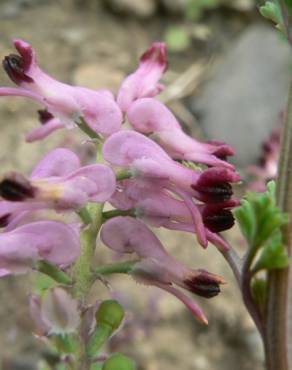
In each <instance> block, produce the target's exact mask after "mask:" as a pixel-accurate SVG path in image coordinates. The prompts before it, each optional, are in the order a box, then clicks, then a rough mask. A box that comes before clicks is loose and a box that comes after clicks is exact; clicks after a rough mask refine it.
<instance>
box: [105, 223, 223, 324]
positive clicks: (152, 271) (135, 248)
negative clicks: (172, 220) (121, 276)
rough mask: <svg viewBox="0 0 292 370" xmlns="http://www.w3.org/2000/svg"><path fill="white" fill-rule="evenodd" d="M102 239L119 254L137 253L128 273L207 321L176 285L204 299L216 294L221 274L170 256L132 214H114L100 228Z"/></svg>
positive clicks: (218, 289)
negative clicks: (198, 268) (201, 268)
mask: <svg viewBox="0 0 292 370" xmlns="http://www.w3.org/2000/svg"><path fill="white" fill-rule="evenodd" d="M101 239H102V241H103V242H104V243H105V244H106V245H107V246H108V247H109V248H111V249H113V250H114V251H116V252H119V253H136V255H137V256H138V257H139V259H140V260H139V261H138V262H136V263H135V265H134V267H133V268H132V270H131V275H132V276H133V277H134V278H135V279H136V280H137V281H138V282H139V281H140V282H142V283H146V284H150V285H154V286H157V287H159V288H161V289H164V290H166V291H168V292H170V293H172V294H174V295H175V296H176V297H177V298H179V299H180V300H182V301H183V303H185V304H186V305H187V306H188V308H189V309H190V310H191V311H192V313H193V314H194V316H195V317H196V318H197V319H198V320H200V321H202V322H205V323H206V322H207V320H206V317H205V315H204V313H203V312H202V310H201V309H200V308H199V307H198V306H197V305H196V304H195V303H194V302H193V301H192V300H191V299H190V298H189V297H187V296H186V295H184V294H183V293H182V292H180V291H178V290H177V289H176V288H175V287H174V285H177V286H179V287H181V288H183V289H185V290H188V291H189V292H191V293H195V294H197V295H200V296H202V297H205V298H211V297H214V296H216V295H217V294H218V293H219V292H220V287H219V285H220V284H222V283H223V282H224V281H223V279H222V278H221V277H219V276H217V275H214V274H211V273H209V272H207V271H204V270H193V269H190V268H188V267H187V266H185V265H184V264H182V263H181V262H178V261H177V260H175V259H174V258H173V257H172V256H170V255H169V254H168V253H167V252H166V250H165V249H164V247H163V246H162V244H161V243H160V241H159V240H158V239H157V237H156V236H155V235H154V234H153V233H152V232H151V231H150V230H149V229H148V228H147V227H146V226H145V225H144V224H143V223H142V222H141V221H138V220H136V219H133V218H131V217H115V218H113V219H111V220H109V221H107V222H106V223H105V224H104V225H103V227H102V230H101Z"/></svg>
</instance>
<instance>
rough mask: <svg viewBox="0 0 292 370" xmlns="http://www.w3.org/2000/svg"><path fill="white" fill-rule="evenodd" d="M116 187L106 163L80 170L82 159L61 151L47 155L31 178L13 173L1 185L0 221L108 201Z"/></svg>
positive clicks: (64, 150) (112, 174)
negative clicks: (21, 215)
mask: <svg viewBox="0 0 292 370" xmlns="http://www.w3.org/2000/svg"><path fill="white" fill-rule="evenodd" d="M115 187H116V180H115V175H114V172H113V171H112V169H111V168H110V167H108V166H106V165H103V164H93V165H88V166H85V167H80V162H79V159H78V157H77V156H76V155H75V154H74V153H73V152H71V151H70V150H68V149H63V148H58V149H55V150H53V151H51V152H50V153H49V154H47V155H46V156H45V157H44V158H43V159H42V160H41V161H40V162H39V164H38V165H37V166H36V167H35V169H34V170H33V171H32V175H31V178H30V179H27V178H26V177H24V176H23V175H21V174H18V173H10V174H8V175H6V176H4V177H3V178H2V180H1V182H0V195H1V197H2V198H3V199H4V200H3V201H2V202H0V220H2V223H4V224H5V222H6V221H7V218H9V215H11V214H14V213H17V212H22V211H29V210H34V209H44V208H53V209H57V210H66V209H76V208H80V207H82V206H83V205H85V204H86V203H87V202H89V201H90V202H104V201H106V200H107V199H109V198H110V197H111V195H112V194H113V193H114V191H115Z"/></svg>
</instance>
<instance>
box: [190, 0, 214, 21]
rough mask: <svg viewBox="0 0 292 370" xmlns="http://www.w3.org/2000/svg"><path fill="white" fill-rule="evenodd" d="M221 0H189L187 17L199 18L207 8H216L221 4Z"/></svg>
mask: <svg viewBox="0 0 292 370" xmlns="http://www.w3.org/2000/svg"><path fill="white" fill-rule="evenodd" d="M220 2H221V0H188V2H187V4H186V17H187V18H188V19H192V20H198V19H199V18H200V17H201V16H202V15H203V12H204V11H205V10H208V9H214V8H216V7H217V6H219V5H220Z"/></svg>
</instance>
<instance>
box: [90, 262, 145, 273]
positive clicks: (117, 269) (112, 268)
mask: <svg viewBox="0 0 292 370" xmlns="http://www.w3.org/2000/svg"><path fill="white" fill-rule="evenodd" d="M137 262H138V260H134V261H124V262H118V263H111V264H108V265H103V266H99V267H97V268H96V269H95V270H94V273H95V274H97V275H109V274H128V273H129V272H130V271H131V270H132V268H133V266H134V265H135V264H136V263H137Z"/></svg>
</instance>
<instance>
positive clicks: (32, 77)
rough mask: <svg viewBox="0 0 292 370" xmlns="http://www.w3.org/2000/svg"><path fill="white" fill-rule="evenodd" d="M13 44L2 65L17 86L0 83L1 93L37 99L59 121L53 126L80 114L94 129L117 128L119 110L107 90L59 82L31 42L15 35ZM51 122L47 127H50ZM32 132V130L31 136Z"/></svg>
mask: <svg viewBox="0 0 292 370" xmlns="http://www.w3.org/2000/svg"><path fill="white" fill-rule="evenodd" d="M14 46H15V48H16V50H17V51H18V53H19V54H10V55H8V56H6V57H5V58H4V60H3V67H4V69H5V71H6V72H7V74H8V76H9V77H10V79H11V80H12V81H13V82H14V83H16V85H18V87H17V88H12V87H1V88H0V96H23V97H27V98H30V99H33V100H36V101H37V102H38V103H40V104H42V105H44V106H45V108H46V109H47V110H48V112H49V113H50V114H51V115H53V116H54V117H56V118H57V119H60V120H61V121H62V123H60V122H57V121H55V122H54V128H55V127H56V126H60V125H62V124H63V123H64V124H66V125H69V126H70V125H71V126H72V125H74V123H75V121H78V120H79V119H80V118H83V119H84V120H85V121H86V123H87V124H88V126H89V127H90V128H91V129H92V130H93V131H95V132H97V133H100V134H102V135H105V136H108V135H111V134H112V133H113V132H116V131H118V130H119V129H120V126H121V122H122V113H121V111H120V109H119V107H118V105H117V104H116V102H115V101H114V98H113V96H112V94H111V93H110V92H109V91H106V90H91V89H87V88H84V87H78V86H70V85H66V84H64V83H62V82H59V81H57V80H55V79H53V78H52V77H50V76H49V75H47V74H46V73H45V72H43V71H42V70H41V69H40V67H39V66H38V64H37V61H36V54H35V51H34V49H33V48H32V47H31V45H30V44H28V43H27V42H25V41H23V40H20V39H16V40H15V41H14ZM52 126H53V123H52V122H51V123H50V126H49V128H50V129H52ZM48 130H49V129H48ZM44 131H46V130H44V129H43V130H41V132H38V133H37V137H38V134H41V135H43V134H44ZM35 134H36V133H35V132H34V133H31V135H32V136H33V138H34V137H35V136H34V135H35ZM45 135H46V133H45ZM28 138H29V139H30V136H29V137H28Z"/></svg>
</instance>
